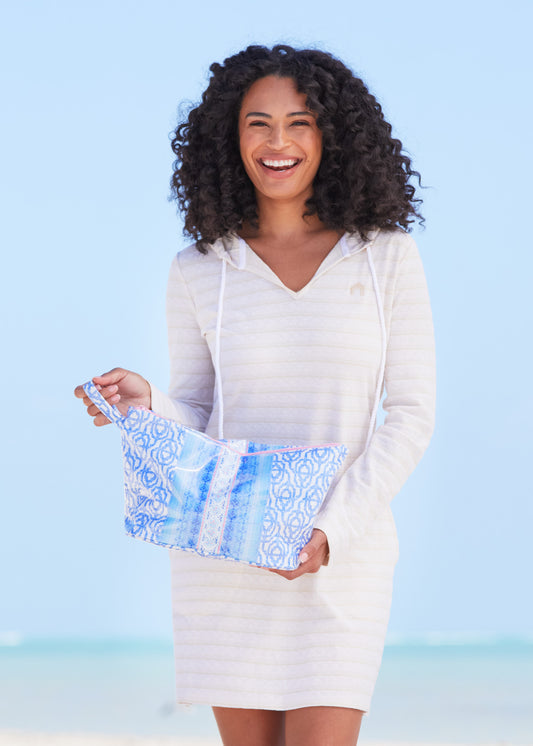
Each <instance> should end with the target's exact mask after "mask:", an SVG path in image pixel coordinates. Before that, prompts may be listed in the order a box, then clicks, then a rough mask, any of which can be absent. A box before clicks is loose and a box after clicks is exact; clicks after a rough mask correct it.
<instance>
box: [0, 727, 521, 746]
mask: <svg viewBox="0 0 533 746" xmlns="http://www.w3.org/2000/svg"><path fill="white" fill-rule="evenodd" d="M0 746H221V742H220V740H218V739H216V738H214V739H213V738H207V739H206V738H194V737H181V738H180V737H179V736H178V735H176V736H175V737H174V736H134V735H109V734H100V733H80V732H73V733H68V732H65V733H45V732H37V731H23V730H0ZM359 746H533V743H529V744H525V743H517V742H511V741H475V742H470V743H464V742H454V743H450V741H447V742H441V741H431V742H429V741H427V740H426V741H417V742H409V743H408V742H406V741H373V740H366V739H365V738H362V740H361V741H360V743H359Z"/></svg>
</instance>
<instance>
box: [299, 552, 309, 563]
mask: <svg viewBox="0 0 533 746" xmlns="http://www.w3.org/2000/svg"><path fill="white" fill-rule="evenodd" d="M308 559H309V555H308V554H307V552H302V553H301V555H300V556H299V557H298V561H299V562H300V564H301V565H303V563H304V562H307V560H308Z"/></svg>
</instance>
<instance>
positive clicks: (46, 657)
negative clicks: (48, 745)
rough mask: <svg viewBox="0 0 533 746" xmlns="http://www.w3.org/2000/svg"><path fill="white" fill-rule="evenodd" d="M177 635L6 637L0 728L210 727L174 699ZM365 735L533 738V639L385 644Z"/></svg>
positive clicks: (184, 731) (169, 730) (199, 731)
mask: <svg viewBox="0 0 533 746" xmlns="http://www.w3.org/2000/svg"><path fill="white" fill-rule="evenodd" d="M173 700H174V671H173V658H172V645H171V643H169V642H157V641H143V642H140V641H116V640H115V641H101V640H100V641H68V640H56V641H50V640H49V641H21V640H17V639H16V638H13V639H6V640H4V644H1V641H0V729H4V728H5V729H10V728H14V729H23V730H40V731H78V732H79V731H93V732H101V733H125V734H136V735H179V736H181V737H183V736H192V735H194V736H197V737H201V736H203V737H210V736H211V737H214V736H216V734H217V730H216V726H215V723H214V719H213V716H212V714H211V711H210V709H209V708H207V707H190V708H185V707H177V706H175V705H174V701H173ZM363 723H364V724H363V730H362V736H363V738H365V739H370V740H371V739H376V740H377V739H390V740H398V741H409V742H412V743H416V742H417V741H424V740H432V741H459V742H463V743H476V742H479V741H481V740H484V739H485V740H490V741H491V742H497V741H506V742H514V743H520V744H529V743H531V744H533V642H528V641H518V640H500V641H492V642H487V641H485V642H483V641H477V642H475V643H472V642H468V643H466V642H464V641H463V642H457V641H455V642H453V641H449V640H448V641H443V640H430V641H427V640H426V641H425V642H417V643H409V644H407V643H405V642H404V643H397V644H392V645H388V646H387V647H386V649H385V654H384V659H383V665H382V669H381V672H380V676H379V679H378V683H377V686H376V691H375V695H374V699H373V702H372V710H371V712H370V713H369V715H368V716H366V717H365V719H364V721H363Z"/></svg>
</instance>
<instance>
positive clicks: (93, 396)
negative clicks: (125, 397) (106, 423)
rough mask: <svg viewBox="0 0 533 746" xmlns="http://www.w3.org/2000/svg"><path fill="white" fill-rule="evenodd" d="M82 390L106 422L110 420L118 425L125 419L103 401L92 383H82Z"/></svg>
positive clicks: (113, 407)
mask: <svg viewBox="0 0 533 746" xmlns="http://www.w3.org/2000/svg"><path fill="white" fill-rule="evenodd" d="M83 390H84V391H85V393H86V394H87V396H88V397H89V399H90V400H91V401H92V403H93V404H95V405H96V406H97V407H98V409H99V410H100V412H102V414H105V416H106V417H107V419H108V420H111V422H114V423H115V424H116V425H119V424H120V423H121V422H123V420H125V419H126V418H125V417H123V416H122V415H121V414H120V412H119V411H118V409H117V408H116V407H115V406H114V405H112V404H109V402H107V401H106V400H105V399H104V397H103V396H102V394H101V393H100V392H99V391H98V389H97V388H96V386H95V385H94V383H93V382H92V381H87V383H84V384H83Z"/></svg>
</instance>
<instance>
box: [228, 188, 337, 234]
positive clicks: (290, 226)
mask: <svg viewBox="0 0 533 746" xmlns="http://www.w3.org/2000/svg"><path fill="white" fill-rule="evenodd" d="M257 212H258V216H259V228H252V227H251V226H248V225H244V226H243V230H242V232H241V235H242V237H243V238H245V239H246V238H261V239H269V240H270V241H273V242H274V243H277V242H285V241H288V240H294V239H295V238H298V237H303V236H304V235H307V234H310V233H316V232H319V231H321V230H324V229H325V226H324V224H323V223H322V221H321V220H320V219H319V218H318V216H317V215H309V216H308V217H305V218H304V217H302V216H303V213H304V212H305V201H302V200H298V201H297V202H296V201H293V202H283V203H280V202H279V201H275V200H267V199H261V197H260V196H259V197H258V200H257Z"/></svg>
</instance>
